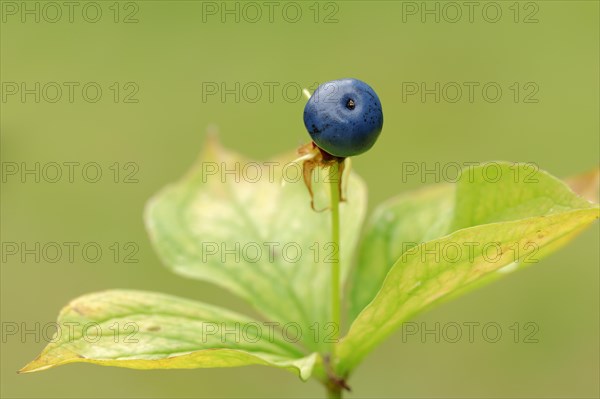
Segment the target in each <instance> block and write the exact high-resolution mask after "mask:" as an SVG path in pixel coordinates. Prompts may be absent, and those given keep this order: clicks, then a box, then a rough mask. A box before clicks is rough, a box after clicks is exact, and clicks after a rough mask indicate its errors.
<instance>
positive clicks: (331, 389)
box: [327, 384, 342, 399]
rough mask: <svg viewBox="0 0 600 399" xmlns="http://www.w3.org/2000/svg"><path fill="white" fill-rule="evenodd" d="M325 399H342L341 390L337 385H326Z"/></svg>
mask: <svg viewBox="0 0 600 399" xmlns="http://www.w3.org/2000/svg"><path fill="white" fill-rule="evenodd" d="M327 398H329V399H342V388H341V387H340V386H339V385H335V384H328V385H327Z"/></svg>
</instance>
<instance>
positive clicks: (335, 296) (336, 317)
mask: <svg viewBox="0 0 600 399" xmlns="http://www.w3.org/2000/svg"><path fill="white" fill-rule="evenodd" d="M339 172H340V169H339V164H338V163H337V161H336V162H334V163H333V165H331V174H330V179H331V181H330V189H331V242H332V243H333V245H334V248H335V250H336V256H335V257H334V259H333V262H332V263H331V320H332V322H333V323H334V324H333V325H334V328H335V330H334V335H333V337H332V338H333V339H332V344H331V351H330V357H329V365H330V367H331V369H330V371H331V372H332V373H335V365H336V363H337V355H336V353H335V346H336V343H337V341H338V339H339V336H340V330H341V312H340V173H339ZM327 394H328V396H329V398H341V397H342V391H341V389H340V387H339V386H338V385H337V384H332V383H330V384H329V385H328V387H327Z"/></svg>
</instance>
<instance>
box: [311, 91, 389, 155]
mask: <svg viewBox="0 0 600 399" xmlns="http://www.w3.org/2000/svg"><path fill="white" fill-rule="evenodd" d="M304 125H305V126H306V129H307V130H308V132H309V133H310V136H311V137H312V139H313V141H314V142H315V144H316V145H317V146H319V148H321V149H322V150H324V151H326V152H328V153H329V154H331V155H335V156H337V157H349V156H352V155H358V154H362V153H363V152H365V151H367V150H369V149H370V148H371V147H372V146H373V144H375V141H376V140H377V137H379V133H381V128H382V127H383V111H382V110H381V102H380V101H379V97H377V94H375V91H374V90H373V89H372V88H371V87H370V86H369V85H368V84H366V83H365V82H362V81H360V80H357V79H340V80H332V81H331V82H327V83H323V84H322V85H320V86H319V87H318V88H317V90H316V91H315V92H314V94H313V95H312V96H311V98H310V99H309V100H308V103H306V107H304Z"/></svg>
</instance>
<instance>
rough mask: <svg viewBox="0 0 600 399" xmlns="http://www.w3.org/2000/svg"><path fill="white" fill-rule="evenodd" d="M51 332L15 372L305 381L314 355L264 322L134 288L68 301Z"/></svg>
mask: <svg viewBox="0 0 600 399" xmlns="http://www.w3.org/2000/svg"><path fill="white" fill-rule="evenodd" d="M57 325H58V326H59V328H58V329H57V332H56V334H55V336H54V338H53V339H52V342H51V343H49V344H48V345H47V346H46V348H45V349H44V350H43V351H42V353H41V355H40V356H38V358H37V359H35V360H34V361H32V362H31V363H29V364H28V365H26V366H25V367H24V368H23V369H21V370H20V372H21V373H27V372H34V371H40V370H45V369H48V368H51V367H54V366H59V365H62V364H68V363H93V364H99V365H103V366H116V367H127V368H133V369H190V368H209V367H238V366H246V365H264V366H272V367H279V368H283V369H287V370H289V371H291V372H294V373H296V374H297V375H298V376H299V377H300V378H301V379H303V380H306V379H308V378H309V377H310V375H311V372H312V369H313V366H314V365H315V361H316V360H317V355H316V354H312V355H309V356H306V357H304V356H303V355H302V353H301V352H300V351H299V350H298V349H297V348H296V347H295V346H294V345H293V344H292V343H290V342H287V340H286V339H282V336H278V335H277V334H275V333H273V334H268V331H267V327H268V326H266V325H265V324H263V323H260V322H258V321H256V320H252V319H250V318H247V317H244V316H241V315H238V314H236V313H233V312H231V311H228V310H226V309H222V308H217V307H214V306H210V305H206V304H203V303H199V302H194V301H191V300H186V299H181V298H177V297H173V296H169V295H163V294H157V293H151V292H142V291H119V290H113V291H105V292H98V293H93V294H88V295H85V296H82V297H80V298H78V299H75V300H74V301H72V302H71V303H69V304H68V305H67V306H66V307H65V308H64V309H63V310H62V311H61V313H60V315H59V316H58V320H57Z"/></svg>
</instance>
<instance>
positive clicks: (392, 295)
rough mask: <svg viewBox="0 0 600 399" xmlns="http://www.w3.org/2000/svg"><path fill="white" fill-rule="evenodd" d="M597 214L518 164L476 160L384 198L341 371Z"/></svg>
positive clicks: (356, 293) (370, 231) (370, 232)
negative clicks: (442, 181) (430, 184)
mask: <svg viewBox="0 0 600 399" xmlns="http://www.w3.org/2000/svg"><path fill="white" fill-rule="evenodd" d="M491 170H494V171H496V173H495V174H494V173H492V172H490V171H491ZM597 218H598V206H597V205H594V204H592V203H590V202H588V201H586V200H585V199H583V198H582V197H579V196H578V195H577V194H575V193H573V192H572V191H571V190H570V189H569V188H568V186H567V185H566V184H565V183H564V182H562V181H560V180H558V179H556V178H554V177H552V176H550V175H549V174H547V173H545V172H542V171H539V170H535V169H534V170H533V171H532V167H531V165H525V164H517V165H515V164H509V163H490V164H487V165H482V166H480V167H477V168H471V169H469V170H466V171H464V172H463V174H462V175H461V177H460V180H459V181H458V183H457V184H455V185H441V186H440V187H434V188H431V189H429V188H428V189H425V190H422V191H420V192H418V193H417V194H415V195H412V194H408V195H403V196H401V197H398V198H396V199H394V200H391V201H388V202H387V203H385V204H383V205H382V206H380V207H379V208H378V209H377V210H376V212H375V213H374V216H373V219H372V220H371V221H370V223H369V224H368V228H367V232H366V234H365V236H364V240H363V242H362V243H361V246H360V255H359V257H358V259H359V263H358V269H357V272H356V273H355V274H354V276H353V279H352V289H351V291H350V295H351V300H350V301H351V310H350V311H351V315H352V316H354V315H357V316H356V319H355V320H354V322H353V324H352V326H351V328H350V331H349V333H348V335H347V336H346V337H345V338H344V339H343V340H342V342H341V343H340V344H339V348H338V353H339V357H340V362H339V364H338V371H339V372H341V373H347V372H349V371H350V370H351V369H352V368H353V367H354V366H356V365H357V364H358V363H359V362H360V360H361V359H362V358H363V357H364V356H365V355H366V354H367V353H368V352H369V351H370V350H371V349H372V348H373V347H375V346H376V345H377V344H378V343H379V342H381V341H382V340H383V339H385V338H386V337H387V336H388V335H390V334H391V333H392V332H393V331H394V330H395V329H396V328H398V327H399V326H400V324H401V323H402V322H404V321H406V320H407V319H409V318H410V317H413V316H414V315H416V314H417V313H419V312H421V311H423V310H424V309H426V308H428V307H429V306H431V305H432V304H435V303H439V302H440V301H442V300H444V299H447V298H450V297H452V296H454V295H456V294H457V293H462V292H465V291H466V290H468V289H470V288H472V287H475V286H479V285H481V284H482V283H483V282H489V281H490V280H493V279H495V278H497V277H499V276H502V275H505V274H506V272H511V271H514V270H517V269H519V268H520V267H523V266H526V265H529V264H533V263H537V261H538V260H539V259H540V258H541V257H543V256H545V255H547V254H548V253H550V252H551V251H553V250H556V249H557V248H558V247H559V246H561V245H564V244H565V243H566V242H567V241H568V240H570V239H572V238H573V237H574V236H575V235H576V233H578V232H580V231H581V230H582V229H583V228H585V227H586V226H587V225H589V224H590V223H591V222H593V221H594V220H596V219H597ZM372 271H373V273H371V272H372ZM371 277H372V279H373V280H375V281H369V279H370V278H371ZM380 284H381V287H380V289H378V290H377V289H376V288H375V287H377V286H378V285H380Z"/></svg>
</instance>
